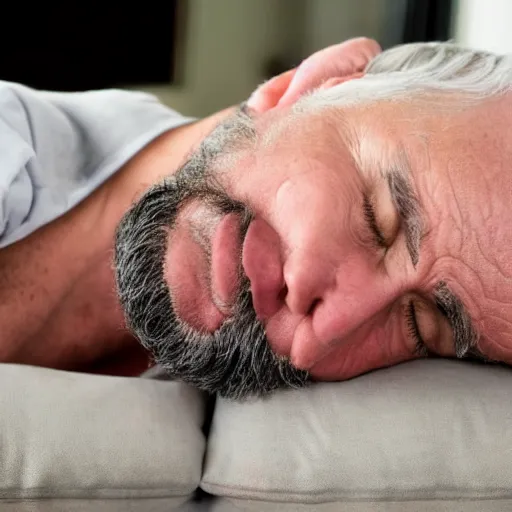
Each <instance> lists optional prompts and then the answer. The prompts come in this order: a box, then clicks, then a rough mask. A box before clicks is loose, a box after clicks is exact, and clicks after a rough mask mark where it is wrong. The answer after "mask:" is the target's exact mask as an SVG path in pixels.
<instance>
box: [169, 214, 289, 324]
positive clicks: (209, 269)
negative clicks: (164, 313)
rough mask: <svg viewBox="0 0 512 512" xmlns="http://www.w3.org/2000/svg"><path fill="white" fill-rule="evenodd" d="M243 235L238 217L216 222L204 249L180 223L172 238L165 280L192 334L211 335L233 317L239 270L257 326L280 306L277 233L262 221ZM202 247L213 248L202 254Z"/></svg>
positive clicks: (281, 285)
mask: <svg viewBox="0 0 512 512" xmlns="http://www.w3.org/2000/svg"><path fill="white" fill-rule="evenodd" d="M203 220H204V219H203ZM241 229H242V220H241V217H240V215H239V214H238V213H230V214H227V215H225V216H223V217H222V218H221V219H220V220H219V221H218V223H217V225H216V226H215V227H214V228H213V230H212V232H211V239H210V240H204V241H203V242H202V243H198V240H197V238H196V237H194V227H193V225H190V224H189V223H188V222H178V223H177V225H176V226H175V227H174V229H172V231H171V232H170V235H169V236H170V240H169V249H168V252H167V255H166V263H165V277H166V281H167V284H168V286H169V290H170V293H171V297H172V299H173V304H174V307H175V310H176V314H177V316H178V318H179V319H181V320H182V321H184V322H185V323H187V324H188V325H190V326H191V327H192V328H195V329H197V330H200V331H207V332H214V331H215V330H217V329H218V328H219V327H220V326H221V325H222V323H223V322H224V321H225V320H226V318H228V317H229V316H230V315H231V314H232V313H233V306H234V304H235V301H236V298H237V295H238V292H239V288H240V284H241V283H240V277H241V271H242V267H243V271H244V272H245V274H246V276H247V278H248V279H249V281H250V283H251V294H252V300H253V306H254V309H255V311H256V315H257V317H258V318H259V319H260V320H261V321H265V320H267V319H268V318H269V317H271V316H272V315H274V314H275V313H276V312H277V311H278V310H279V309H280V307H281V306H282V300H283V298H282V296H281V295H282V291H283V289H284V281H283V270H282V261H281V255H280V246H279V237H278V235H277V233H276V232H275V231H274V230H273V229H272V228H271V227H270V226H269V224H267V223H266V222H265V221H264V220H262V219H253V220H252V222H251V223H250V225H249V227H248V230H247V233H246V235H245V239H244V240H243V241H242V240H241ZM204 243H210V244H211V251H208V250H205V247H204ZM202 245H203V246H202ZM208 252H209V253H210V258H208V254H207V253H208Z"/></svg>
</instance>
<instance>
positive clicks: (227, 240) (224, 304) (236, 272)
mask: <svg viewBox="0 0 512 512" xmlns="http://www.w3.org/2000/svg"><path fill="white" fill-rule="evenodd" d="M240 227H241V220H240V216H239V215H238V214H236V213H230V214H227V215H225V216H224V217H223V218H222V219H221V220H220V222H219V224H218V225H217V228H216V229H215V233H214V235H213V239H212V252H211V254H212V256H211V289H212V295H213V297H212V298H213V300H214V302H215V304H216V305H217V307H219V308H220V309H221V310H222V311H223V312H224V313H226V314H228V313H230V312H231V307H232V306H233V303H234V301H235V299H236V295H237V292H238V288H239V286H240V283H239V276H240V260H241V245H240Z"/></svg>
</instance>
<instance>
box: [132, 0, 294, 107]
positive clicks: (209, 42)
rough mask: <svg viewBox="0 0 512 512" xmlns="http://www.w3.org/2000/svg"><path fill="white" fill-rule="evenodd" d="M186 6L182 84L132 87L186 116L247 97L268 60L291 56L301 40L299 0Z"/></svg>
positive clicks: (224, 0) (205, 0) (194, 0)
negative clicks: (157, 98) (144, 91)
mask: <svg viewBox="0 0 512 512" xmlns="http://www.w3.org/2000/svg"><path fill="white" fill-rule="evenodd" d="M182 1H183V0H180V2H182ZM186 4H187V10H186V11H187V12H186V17H185V21H186V26H185V27H182V28H183V29H184V30H183V32H184V35H185V41H184V48H183V55H182V57H181V58H182V60H183V61H182V62H180V65H181V67H182V73H183V77H182V82H181V83H180V84H176V85H173V86H159V87H146V86H144V85H139V86H135V88H138V89H144V90H146V91H149V92H152V93H155V94H156V95H157V96H159V97H160V99H161V100H162V101H163V102H165V103H166V104H168V105H170V106H172V107H173V108H175V109H177V110H179V111H181V112H183V113H186V114H188V115H195V116H204V115H207V114H209V113H211V112H214V111H216V110H220V109H222V108H225V107H227V106H229V105H232V104H234V103H237V102H239V101H242V100H244V99H245V98H247V97H248V95H249V94H250V93H251V92H252V91H253V90H254V88H255V87H256V86H257V85H258V84H260V83H261V82H262V81H263V79H264V68H265V64H266V63H267V61H268V59H269V58H272V57H276V56H277V57H280V56H286V55H290V54H291V53H293V49H294V48H296V46H297V44H296V43H297V41H298V40H300V38H301V37H302V23H303V20H302V15H303V10H302V0H188V1H187V2H186Z"/></svg>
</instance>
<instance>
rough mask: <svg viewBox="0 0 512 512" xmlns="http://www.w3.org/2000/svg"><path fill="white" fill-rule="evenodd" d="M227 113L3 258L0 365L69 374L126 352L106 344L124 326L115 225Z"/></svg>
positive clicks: (135, 164) (166, 145)
mask: <svg viewBox="0 0 512 512" xmlns="http://www.w3.org/2000/svg"><path fill="white" fill-rule="evenodd" d="M228 113H229V111H224V112H221V113H219V114H216V115H214V116H212V117H209V118H207V119H204V120H201V121H198V122H195V123H193V124H188V125H185V126H181V127H179V128H176V129H173V130H170V131H167V132H165V133H164V134H163V135H161V136H160V137H158V138H157V139H156V140H154V141H153V142H151V143H150V144H149V145H147V146H146V147H144V149H143V150H142V151H140V152H139V153H137V154H136V155H135V157H133V158H132V159H130V160H129V161H128V162H127V163H126V164H125V165H124V166H123V167H122V168H121V169H120V171H119V172H118V173H116V174H115V175H114V176H113V177H112V178H110V179H108V180H107V181H106V182H105V183H104V184H103V185H102V186H100V187H99V188H98V189H97V190H96V191H95V192H94V193H92V194H91V195H89V196H88V197H87V198H86V199H84V200H83V201H81V202H80V203H79V204H78V205H77V206H76V207H74V208H73V209H71V210H70V211H69V212H68V213H67V214H65V215H63V216H61V217H59V218H57V219H56V220H54V221H53V222H51V223H49V224H47V225H44V226H42V227H41V228H40V229H38V230H37V231H35V232H34V233H32V234H31V235H30V236H27V237H25V238H23V239H21V240H20V241H18V242H16V243H14V244H11V245H8V246H7V247H5V248H3V249H2V250H0V332H1V333H2V334H1V336H0V361H3V362H18V363H25V364H35V365H43V366H49V367H55V368H69V369H71V368H77V367H80V366H81V365H82V366H83V365H84V364H85V365H87V364H89V363H92V362H93V361H97V360H99V359H102V358H103V357H105V356H108V355H109V354H112V353H115V352H116V351H118V350H121V349H122V348H123V344H124V343H125V342H126V336H118V337H117V341H116V340H114V339H112V337H111V336H109V333H110V332H111V331H112V329H114V330H116V329H117V330H121V329H122V327H123V326H124V323H123V322H122V318H121V317H120V312H119V307H118V304H117V299H116V297H115V293H114V284H113V283H114V281H113V276H112V264H111V256H112V244H113V237H114V231H115V228H116V226H117V223H118V222H119V220H120V218H121V216H122V215H123V214H124V212H125V211H126V210H127V209H128V208H129V206H130V205H131V203H132V202H133V201H134V199H135V198H136V197H137V196H138V195H139V194H141V193H142V192H143V191H144V190H145V189H146V188H147V187H148V186H149V185H151V184H152V183H154V182H155V181H157V180H158V179H160V178H161V177H163V176H165V175H169V174H172V173H173V172H174V171H175V170H176V168H177V167H178V166H179V165H180V163H181V162H182V161H183V159H184V158H185V156H186V155H187V154H188V153H189V152H190V150H191V149H192V148H193V147H194V146H195V145H196V144H197V143H198V142H199V141H200V140H201V138H202V137H204V136H205V135H206V134H207V133H208V132H209V131H210V130H211V129H212V128H213V127H214V126H215V124H216V123H217V122H218V121H219V120H220V119H221V118H223V117H224V116H226V115H227V114H228ZM80 332H82V333H83V335H81V336H78V335H77V334H78V333H80ZM70 340H71V341H70ZM72 340H74V341H72Z"/></svg>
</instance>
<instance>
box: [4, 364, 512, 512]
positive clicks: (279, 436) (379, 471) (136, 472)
mask: <svg viewBox="0 0 512 512" xmlns="http://www.w3.org/2000/svg"><path fill="white" fill-rule="evenodd" d="M0 386H1V388H2V393H1V394H0V440H1V445H0V446H1V452H0V510H1V511H2V512H13V511H16V512H19V511H21V512H36V511H37V512H48V511H52V512H53V511H71V512H89V511H91V512H92V511H94V512H121V511H123V512H124V511H137V512H139V511H140V512H160V511H162V512H163V511H165V512H171V511H180V512H198V511H204V512H206V511H215V512H235V511H257V512H266V511H283V512H287V511H309V510H313V511H319V512H333V511H336V512H338V511H343V512H381V511H385V512H409V511H410V512H422V511H429V512H430V511H434V512H438V511H443V512H448V511H449V512H458V511H461V512H462V511H464V512H487V511H493V512H494V511H505V510H507V511H509V510H512V405H511V396H512V393H511V392H512V370H510V369H508V368H503V367H498V366H491V365H483V364H482V365H480V364H476V363H469V362H460V361H449V360H421V361H414V362H409V363H406V364H402V365H399V366H396V367H394V368H390V369H385V370H380V371H376V372H373V373H371V374H367V375H364V376H361V377H358V378H356V379H353V380H350V381H347V382H343V383H321V384H320V383H319V384H313V385H311V386H310V387H308V388H306V389H303V390H298V391H296V390H287V391H281V392H278V393H275V394H274V395H272V396H270V397H268V398H265V399H251V400H249V401H246V402H243V403H233V402H230V401H228V400H223V399H217V400H215V401H214V400H213V399H212V398H208V397H206V396H205V395H204V394H202V393H200V392H198V391H197V390H195V389H192V388H190V387H189V386H187V385H185V384H183V383H178V382H171V381H167V380H165V379H162V378H161V375H159V374H158V372H156V374H155V372H153V373H152V372H148V374H145V375H144V376H142V377H141V378H121V377H108V376H96V375H87V374H79V373H70V372H63V371H56V370H49V369H43V368H36V367H30V366H21V365H9V364H3V365H0Z"/></svg>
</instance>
